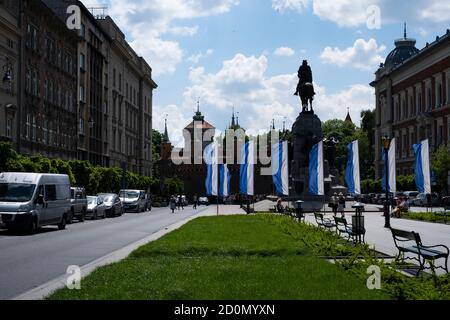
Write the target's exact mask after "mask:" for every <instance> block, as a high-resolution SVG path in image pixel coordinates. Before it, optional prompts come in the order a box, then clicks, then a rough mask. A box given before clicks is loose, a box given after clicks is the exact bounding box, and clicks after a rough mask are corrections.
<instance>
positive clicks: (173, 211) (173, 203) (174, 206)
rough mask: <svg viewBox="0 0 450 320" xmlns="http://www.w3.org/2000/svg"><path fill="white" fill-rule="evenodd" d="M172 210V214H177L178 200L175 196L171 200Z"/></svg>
mask: <svg viewBox="0 0 450 320" xmlns="http://www.w3.org/2000/svg"><path fill="white" fill-rule="evenodd" d="M170 209H171V210H172V213H175V209H176V199H175V197H174V196H172V197H171V198H170Z"/></svg>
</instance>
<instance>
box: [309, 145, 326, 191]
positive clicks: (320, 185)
mask: <svg viewBox="0 0 450 320" xmlns="http://www.w3.org/2000/svg"><path fill="white" fill-rule="evenodd" d="M309 193H311V194H313V195H316V196H323V195H325V184H324V180H323V141H320V142H319V143H318V144H316V145H315V146H314V147H313V148H312V150H311V152H310V154H309Z"/></svg>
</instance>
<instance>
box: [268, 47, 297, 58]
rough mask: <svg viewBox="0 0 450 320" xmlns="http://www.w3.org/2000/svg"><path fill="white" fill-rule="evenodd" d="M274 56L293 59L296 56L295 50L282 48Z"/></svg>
mask: <svg viewBox="0 0 450 320" xmlns="http://www.w3.org/2000/svg"><path fill="white" fill-rule="evenodd" d="M273 54H274V55H276V56H278V57H291V56H293V55H294V54H295V50H294V49H291V48H289V47H280V48H278V49H276V50H275V51H274V53H273Z"/></svg>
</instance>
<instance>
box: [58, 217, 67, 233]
mask: <svg viewBox="0 0 450 320" xmlns="http://www.w3.org/2000/svg"><path fill="white" fill-rule="evenodd" d="M66 224H67V214H64V216H63V217H62V219H61V222H60V223H58V229H59V230H64V229H66Z"/></svg>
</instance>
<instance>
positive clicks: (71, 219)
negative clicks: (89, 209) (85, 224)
mask: <svg viewBox="0 0 450 320" xmlns="http://www.w3.org/2000/svg"><path fill="white" fill-rule="evenodd" d="M72 223H73V211H71V212H70V213H69V217H68V219H67V224H72Z"/></svg>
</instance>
